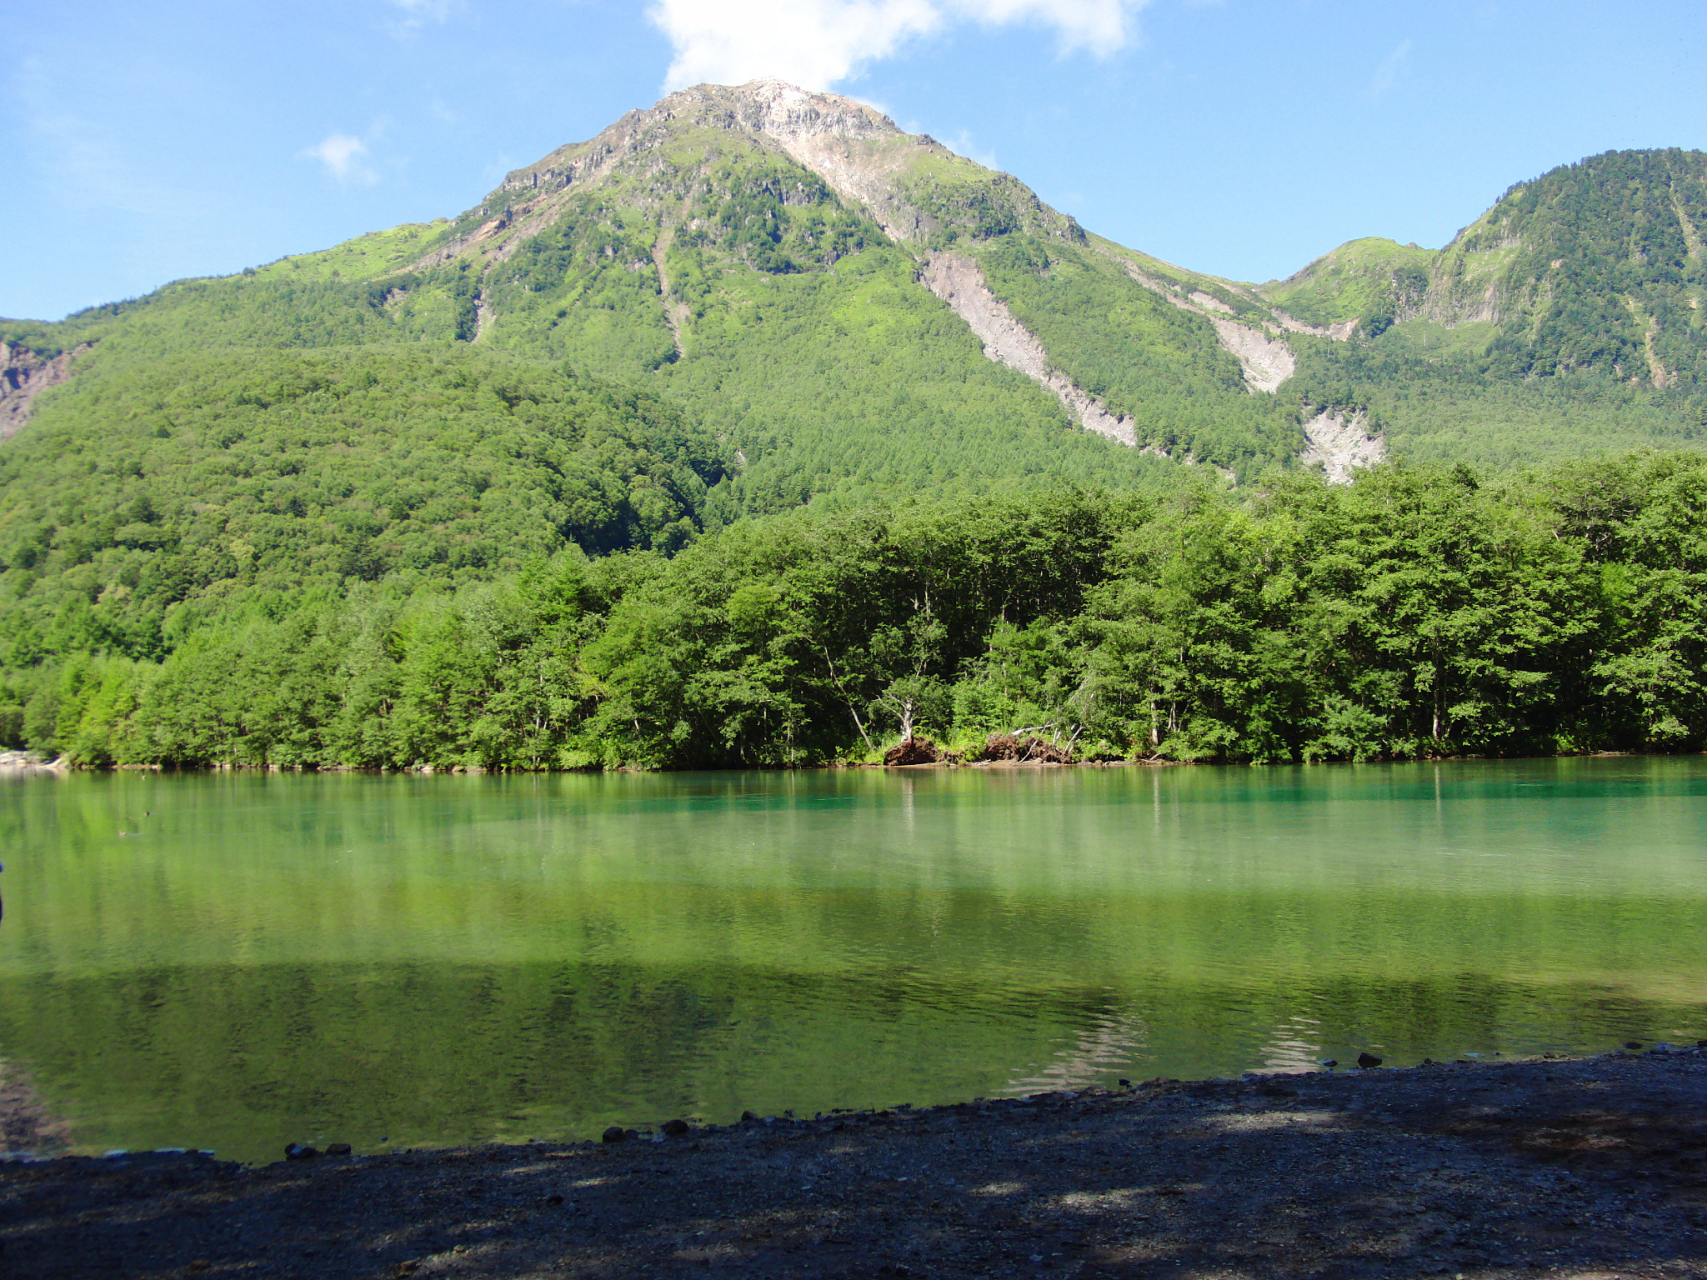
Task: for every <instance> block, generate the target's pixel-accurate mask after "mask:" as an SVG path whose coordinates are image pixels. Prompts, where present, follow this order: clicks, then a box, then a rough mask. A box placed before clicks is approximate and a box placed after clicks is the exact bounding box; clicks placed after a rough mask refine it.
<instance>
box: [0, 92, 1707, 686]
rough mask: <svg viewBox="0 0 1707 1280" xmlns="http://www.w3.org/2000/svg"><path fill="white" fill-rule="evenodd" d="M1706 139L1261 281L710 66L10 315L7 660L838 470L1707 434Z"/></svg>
mask: <svg viewBox="0 0 1707 1280" xmlns="http://www.w3.org/2000/svg"><path fill="white" fill-rule="evenodd" d="M1704 165H1707V157H1703V156H1702V155H1701V154H1700V153H1697V152H1682V151H1664V152H1621V153H1611V154H1609V155H1606V156H1600V157H1595V158H1594V159H1591V160H1587V161H1583V162H1582V163H1581V164H1577V165H1570V166H1566V167H1564V168H1561V169H1558V170H1555V171H1553V172H1552V173H1549V174H1547V175H1545V176H1543V177H1542V178H1540V179H1537V180H1536V181H1534V182H1530V183H1525V184H1521V185H1519V186H1517V187H1514V188H1512V190H1511V191H1509V192H1507V193H1506V195H1505V196H1504V197H1502V198H1501V200H1500V201H1499V202H1497V203H1496V204H1495V205H1494V207H1493V208H1492V209H1490V210H1489V212H1488V213H1486V214H1485V215H1483V217H1481V218H1480V219H1478V220H1477V221H1476V222H1474V223H1472V224H1471V226H1469V227H1468V228H1466V229H1465V231H1463V232H1462V233H1460V235H1459V236H1458V237H1457V238H1456V239H1455V240H1454V241H1453V243H1452V244H1451V245H1449V246H1447V247H1446V248H1445V249H1443V250H1440V251H1431V250H1426V249H1421V248H1418V247H1416V246H1414V245H1411V246H1400V245H1396V244H1393V243H1392V242H1390V241H1384V240H1358V241H1353V242H1352V243H1351V244H1348V245H1345V246H1342V247H1341V248H1340V249H1337V250H1335V251H1334V252H1332V253H1330V254H1328V255H1326V256H1325V257H1323V258H1322V259H1320V260H1318V261H1317V262H1315V263H1312V264H1310V266H1308V267H1306V268H1305V269H1304V270H1303V271H1301V272H1299V273H1298V274H1297V275H1295V276H1293V277H1291V278H1289V279H1287V280H1284V281H1274V282H1269V283H1268V284H1265V285H1260V286H1259V285H1250V284H1241V283H1237V282H1233V281H1228V280H1222V279H1218V278H1216V277H1213V276H1209V275H1204V274H1200V273H1195V272H1191V271H1188V270H1184V269H1182V268H1179V267H1175V266H1173V265H1171V264H1168V263H1165V262H1162V261H1160V260H1158V259H1156V258H1153V257H1150V256H1148V255H1145V254H1143V253H1140V252H1138V251H1135V250H1132V249H1128V248H1125V247H1123V246H1120V245H1118V244H1115V243H1113V242H1112V241H1109V240H1107V239H1104V238H1102V237H1100V236H1097V235H1095V234H1092V233H1089V232H1087V231H1086V230H1085V229H1083V228H1082V227H1080V226H1079V225H1078V223H1077V222H1076V221H1075V220H1074V219H1073V218H1071V217H1070V216H1068V215H1066V214H1064V213H1062V212H1060V211H1058V210H1055V209H1053V208H1051V207H1049V206H1048V205H1047V204H1045V203H1044V202H1042V201H1041V200H1039V199H1038V197H1037V196H1036V195H1035V194H1034V193H1033V192H1032V191H1030V190H1029V189H1028V188H1027V187H1025V186H1024V185H1023V184H1022V183H1020V182H1019V181H1018V180H1017V179H1015V178H1013V177H1011V176H1009V175H1007V174H1003V173H997V172H994V171H992V170H989V169H986V168H984V167H982V166H980V165H977V164H975V163H973V162H972V161H970V160H967V159H964V158H963V157H960V156H957V155H955V154H954V153H953V152H951V151H950V150H948V149H947V148H946V147H943V146H942V145H941V144H939V143H937V142H935V141H934V140H933V139H931V138H929V137H927V136H923V135H909V134H906V133H903V132H902V131H901V130H900V129H898V128H897V127H896V126H895V124H894V123H893V122H892V121H891V120H889V119H888V118H887V117H886V116H884V115H882V114H881V113H879V112H877V111H875V110H874V109H872V108H870V107H868V106H865V105H863V104H860V103H857V102H854V101H852V100H850V99H847V98H842V97H838V96H835V95H830V94H811V93H806V92H803V91H802V90H799V89H797V88H794V87H792V86H789V85H785V84H782V83H779V82H775V81H758V82H754V83H752V84H748V85H745V86H741V87H739V88H728V87H720V86H708V85H707V86H700V87H698V88H694V89H688V90H684V91H682V92H680V93H675V94H672V95H670V96H669V97H667V98H665V99H663V100H662V101H660V102H659V103H657V104H656V105H655V106H653V107H652V108H650V109H648V110H645V111H634V112H630V113H629V114H628V115H626V116H624V117H623V118H622V119H621V120H619V121H617V122H616V123H615V124H613V125H612V126H611V127H610V128H608V129H606V130H605V131H604V132H602V133H601V134H599V136H598V137H596V138H593V139H591V140H589V141H586V142H582V143H577V144H574V145H571V146H566V147H563V148H560V149H558V150H556V151H554V152H552V153H551V154H550V155H548V156H545V157H544V158H542V159H541V160H540V161H539V162H537V163H536V164H533V165H529V166H526V167H524V168H521V169H518V170H516V171H515V172H513V173H511V174H509V175H508V176H507V177H506V178H505V180H504V181H503V183H502V184H501V185H500V186H499V187H498V189H497V190H495V191H493V192H492V193H491V194H490V195H488V196H487V197H486V198H485V199H484V200H483V201H481V202H480V203H479V204H478V205H476V206H475V207H474V208H472V209H470V210H468V211H466V212H465V213H463V214H461V215H460V216H458V217H456V218H450V219H444V220H441V221H438V222H434V223H429V224H413V225H407V226H402V227H396V228H392V229H391V230H389V231H381V232H374V233H371V234H369V235H364V236H360V237H358V238H356V239H354V240H351V241H348V242H346V243H344V244H341V245H338V246H335V247H333V248H331V249H328V250H326V251H324V252H320V253H312V254H306V255H301V256H296V257H290V258H285V259H281V260H280V261H278V262H274V263H271V264H269V265H266V266H263V267H259V268H254V269H251V270H248V271H245V272H243V273H241V274H239V275H235V276H230V277H224V278H219V279H205V280H186V281H179V282H175V283H173V284H170V285H167V286H165V287H164V288H162V289H160V290H158V291H156V292H155V293H153V294H150V295H148V296H147V297H145V298H141V299H135V300H131V301H127V302H121V303H116V304H113V305H110V306H104V307H98V308H94V309H91V310H89V311H85V312H81V313H78V314H76V315H74V316H70V317H67V318H66V319H65V320H63V321H61V322H57V323H42V322H31V321H5V322H0V344H4V345H0V364H3V365H4V368H0V436H4V435H7V434H10V435H11V436H12V438H11V439H10V440H8V441H6V442H5V443H4V445H3V446H0V563H3V564H4V565H5V566H6V569H5V570H4V581H5V591H4V596H5V600H6V601H7V603H6V604H5V605H4V608H5V610H7V611H8V612H7V614H6V618H7V619H9V620H8V621H6V623H5V628H4V636H3V637H0V638H3V639H4V640H5V642H6V643H7V644H9V645H11V648H12V652H11V656H10V657H6V656H5V655H0V660H3V661H5V662H7V663H8V664H9V665H13V666H17V665H26V666H27V665H29V663H30V662H31V661H33V660H34V658H33V657H32V655H35V654H39V653H42V652H62V651H66V650H67V649H75V648H77V647H78V646H80V645H86V646H93V647H97V648H99V647H102V646H117V647H119V648H121V649H123V650H125V651H127V652H133V653H137V654H158V653H160V652H165V651H167V650H169V649H171V647H172V646H173V645H174V644H175V643H176V642H177V641H176V639H175V637H178V636H181V635H183V634H187V633H188V631H189V630H193V625H192V620H193V619H194V618H196V617H199V616H201V615H202V613H204V612H206V611H209V610H212V611H218V610H219V609H224V608H228V607H232V606H233V605H234V604H235V603H240V602H242V601H248V600H257V599H262V598H267V597H268V593H278V592H286V593H288V592H293V591H299V590H303V589H308V588H311V587H312V588H314V589H324V590H328V591H338V590H343V589H345V588H346V586H347V584H349V583H350V582H352V581H376V582H377V581H395V582H398V583H411V584H419V583H432V582H439V583H442V584H445V586H446V588H447V589H448V588H450V587H453V586H454V585H455V584H457V583H460V582H464V581H468V580H471V579H474V578H478V577H480V576H482V575H487V574H492V573H499V572H509V571H513V570H515V569H516V568H518V567H519V566H520V565H521V564H523V563H524V562H525V561H527V560H528V559H529V558H530V557H538V556H549V555H552V554H554V553H555V552H557V551H558V550H561V549H562V548H564V547H567V546H570V545H574V546H578V547H580V548H582V549H583V550H585V551H588V552H591V553H594V554H601V553H608V552H613V551H621V550H625V549H646V548H651V549H657V550H661V551H665V552H670V551H672V550H674V549H675V548H678V547H680V546H682V545H685V543H687V542H689V541H692V540H693V539H694V538H695V537H697V536H698V535H699V534H700V533H701V532H703V531H705V530H708V529H715V528H719V527H722V526H724V525H727V524H729V523H731V522H733V521H735V520H738V519H740V518H742V517H744V516H753V515H764V514H766V513H774V512H781V511H786V510H790V509H793V508H796V507H799V506H800V505H802V504H804V503H807V502H812V503H814V504H815V505H828V506H831V507H834V506H836V505H843V506H846V505H850V504H857V503H859V502H863V501H865V500H866V499H868V498H871V497H874V496H883V495H892V494H902V493H908V492H920V491H925V492H932V493H941V492H943V491H945V490H947V491H959V492H973V493H992V492H996V491H1004V490H1020V491H1035V490H1039V489H1046V488H1053V487H1058V486H1060V485H1061V484H1062V483H1070V484H1078V485H1081V486H1087V487H1099V488H1104V489H1109V490H1113V491H1121V490H1136V489H1156V488H1159V487H1161V488H1165V487H1168V486H1170V485H1174V484H1177V483H1179V482H1180V481H1181V479H1182V478H1183V477H1186V476H1190V475H1192V474H1196V475H1197V476H1203V475H1205V474H1210V473H1209V472H1208V471H1207V469H1206V468H1213V469H1214V471H1216V472H1219V473H1220V475H1221V476H1222V477H1224V479H1225V480H1226V481H1233V482H1244V481H1250V480H1253V479H1255V478H1256V477H1258V476H1262V475H1265V474H1269V473H1272V472H1273V471H1275V470H1276V469H1280V470H1285V469H1290V468H1294V467H1297V466H1299V465H1304V466H1310V465H1320V466H1322V467H1324V468H1325V469H1326V470H1327V472H1328V474H1329V475H1330V477H1333V478H1339V479H1343V478H1345V476H1346V474H1347V472H1348V470H1349V468H1351V467H1352V466H1354V465H1358V464H1365V463H1371V462H1377V461H1380V460H1381V459H1382V458H1383V457H1385V456H1387V455H1388V453H1389V452H1392V453H1396V454H1401V455H1405V456H1409V457H1413V458H1417V459H1431V458H1432V459H1439V460H1443V461H1470V462H1475V463H1479V464H1483V465H1489V464H1491V465H1506V464H1509V465H1521V464H1524V463H1526V462H1533V461H1537V460H1544V459H1548V458H1561V457H1574V456H1584V455H1592V454H1598V453H1606V452H1609V451H1614V450H1620V449H1626V448H1632V447H1637V446H1642V445H1656V444H1657V445H1661V446H1668V445H1676V446H1687V447H1696V445H1697V442H1698V437H1699V436H1700V434H1701V432H1702V430H1703V425H1704V423H1703V406H1704V404H1707V401H1704V399H1703V391H1702V388H1703V382H1702V378H1703V374H1704V372H1707V365H1704V363H1703V350H1704V346H1703V331H1702V327H1701V294H1702V270H1703V257H1702V242H1701V231H1700V228H1701V227H1702V225H1703V218H1704V217H1707V192H1704V188H1703V174H1704ZM1182 462H1184V463H1193V464H1205V467H1202V468H1199V469H1198V470H1197V471H1196V472H1195V473H1193V472H1191V471H1188V470H1182V468H1181V467H1179V466H1178V465H1177V464H1179V463H1182ZM315 584H318V586H317V587H316V586H315ZM410 589H414V588H413V587H411V588H410ZM55 637H57V638H55Z"/></svg>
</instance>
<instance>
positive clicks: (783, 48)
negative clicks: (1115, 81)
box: [648, 0, 1148, 90]
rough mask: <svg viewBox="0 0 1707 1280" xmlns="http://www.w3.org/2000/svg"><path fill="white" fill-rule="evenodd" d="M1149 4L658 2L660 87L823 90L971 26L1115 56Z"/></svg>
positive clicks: (1030, 0)
mask: <svg viewBox="0 0 1707 1280" xmlns="http://www.w3.org/2000/svg"><path fill="white" fill-rule="evenodd" d="M1146 3H1148V0H656V2H655V3H654V4H653V6H652V8H651V10H650V11H649V15H648V16H650V18H651V19H652V22H653V23H654V25H656V26H657V27H658V28H659V30H661V31H663V33H664V34H665V35H666V36H668V37H669V40H670V43H671V44H672V45H673V46H674V48H675V55H676V56H675V60H674V61H672V62H671V63H670V70H669V72H668V73H667V74H666V76H665V78H664V88H665V89H666V90H670V89H680V88H682V87H683V86H685V85H690V84H700V83H703V82H711V83H714V84H743V83H745V82H746V81H748V80H754V79H758V78H759V77H762V76H778V77H780V78H782V79H784V80H790V81H793V82H794V83H795V84H798V85H801V86H802V87H803V88H807V89H827V88H829V87H830V86H831V85H833V84H835V83H836V82H838V81H841V80H845V79H847V78H848V77H849V76H851V75H854V74H855V73H856V72H857V71H858V70H859V69H860V68H861V67H862V66H863V65H864V64H865V63H868V62H873V61H876V60H877V59H880V58H887V57H889V56H891V55H892V54H895V53H897V52H898V51H899V50H900V49H901V47H902V46H903V45H904V44H906V42H907V41H909V40H913V39H916V38H918V37H920V36H927V35H933V34H936V33H937V32H940V31H943V30H945V29H947V28H949V27H951V26H954V25H957V24H960V23H966V22H974V23H979V24H981V25H984V26H1007V25H1010V24H1013V23H1020V22H1027V23H1035V24H1037V25H1039V26H1044V27H1052V28H1054V30H1055V33H1056V36H1057V39H1058V40H1059V42H1060V45H1061V48H1062V50H1063V51H1071V50H1075V49H1090V50H1092V51H1093V52H1095V53H1098V54H1106V53H1112V52H1113V51H1115V50H1116V49H1119V48H1121V47H1122V46H1124V45H1125V44H1126V43H1127V41H1128V40H1130V39H1131V37H1132V16H1133V14H1135V13H1136V12H1137V11H1138V10H1139V9H1141V8H1142V7H1143V6H1144V5H1145V4H1146Z"/></svg>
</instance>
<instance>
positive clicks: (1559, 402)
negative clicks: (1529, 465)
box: [1260, 149, 1707, 465]
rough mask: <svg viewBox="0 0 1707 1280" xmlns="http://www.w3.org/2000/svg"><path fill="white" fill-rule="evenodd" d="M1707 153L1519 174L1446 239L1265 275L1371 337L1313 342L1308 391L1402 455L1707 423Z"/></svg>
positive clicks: (1292, 296)
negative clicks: (1367, 424) (1435, 246)
mask: <svg viewBox="0 0 1707 1280" xmlns="http://www.w3.org/2000/svg"><path fill="white" fill-rule="evenodd" d="M1703 225H1707V154H1703V153H1701V152H1698V151H1681V150H1676V149H1672V150H1665V151H1615V152H1608V153H1606V154H1605V155H1600V156H1594V157H1591V158H1589V159H1587V160H1583V161H1581V162H1579V163H1576V164H1570V165H1564V166H1561V167H1560V168H1557V169H1554V170H1552V171H1551V172H1549V173H1547V174H1545V175H1543V176H1542V177H1540V178H1537V179H1535V180H1534V181H1532V182H1526V183H1520V184H1518V185H1517V186H1515V187H1513V188H1512V189H1511V190H1510V191H1508V192H1507V193H1506V194H1505V195H1504V196H1503V197H1501V199H1500V200H1499V201H1498V202H1497V203H1495V204H1494V206H1493V207H1492V208H1490V209H1489V210H1488V211H1487V213H1485V214H1483V215H1482V216H1481V217H1480V218H1478V219H1477V220H1476V221H1475V222H1473V223H1471V224H1470V225H1469V226H1468V227H1466V228H1465V229H1464V230H1463V231H1461V232H1460V233H1459V234H1458V235H1457V237H1455V238H1454V240H1453V242H1452V243H1451V244H1449V245H1448V246H1447V247H1446V248H1444V249H1442V250H1439V251H1437V252H1436V251H1429V250H1423V249H1418V248H1417V247H1416V246H1415V245H1404V246H1401V245H1397V244H1394V243H1393V242H1392V241H1388V240H1354V241H1352V242H1351V243H1349V244H1346V245H1342V246H1341V247H1340V248H1338V249H1336V250H1334V251H1333V252H1332V253H1329V254H1327V255H1325V256H1324V257H1322V258H1320V259H1318V260H1317V261H1315V262H1313V263H1311V264H1310V265H1309V266H1308V267H1306V268H1305V269H1304V270H1303V271H1301V272H1299V273H1298V274H1297V275H1294V276H1292V277H1290V278H1289V279H1287V280H1283V281H1278V282H1273V283H1271V284H1269V285H1266V286H1263V287H1262V289H1261V290H1260V292H1261V294H1262V296H1263V297H1264V298H1265V299H1266V300H1268V301H1270V302H1271V303H1273V304H1274V305H1275V306H1276V307H1278V308H1281V309H1284V310H1285V311H1287V312H1289V313H1291V314H1292V315H1294V316H1296V317H1298V318H1299V319H1301V320H1304V321H1307V322H1308V323H1310V324H1313V325H1319V326H1337V327H1338V329H1339V331H1341V332H1349V333H1353V334H1355V339H1354V340H1353V341H1351V342H1349V343H1344V344H1333V345H1331V346H1330V345H1328V344H1323V343H1319V342H1316V343H1311V342H1307V341H1306V342H1301V343H1300V346H1301V347H1302V348H1303V350H1301V352H1300V366H1299V373H1298V376H1299V384H1298V386H1297V387H1296V388H1295V390H1297V391H1298V393H1299V394H1301V395H1304V396H1306V397H1308V398H1311V399H1312V400H1313V401H1314V402H1315V403H1324V402H1342V403H1346V404H1351V405H1356V406H1358V407H1361V408H1363V409H1365V410H1367V411H1369V412H1371V413H1373V414H1374V415H1375V418H1376V420H1377V421H1378V422H1379V423H1380V424H1381V425H1382V426H1384V428H1385V433H1386V438H1387V441H1388V443H1389V445H1390V447H1391V448H1392V449H1393V451H1394V452H1396V453H1402V454H1404V455H1406V456H1410V457H1413V458H1435V459H1441V460H1457V459H1469V460H1474V461H1479V462H1487V463H1493V464H1496V465H1513V464H1519V463H1522V462H1525V461H1528V462H1534V461H1540V460H1543V459H1547V458H1554V457H1576V456H1583V455H1592V454H1597V453H1598V454H1603V453H1608V452H1615V451H1618V450H1622V449H1627V448H1633V447H1637V446H1640V445H1651V446H1659V447H1690V448H1695V447H1700V442H1701V440H1702V439H1703V438H1704V434H1707V433H1704V430H1703V429H1704V427H1707V318H1704V316H1703V310H1702V308H1703V304H1704V300H1707V249H1704V247H1703V242H1702V231H1701V228H1702V227H1703Z"/></svg>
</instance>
